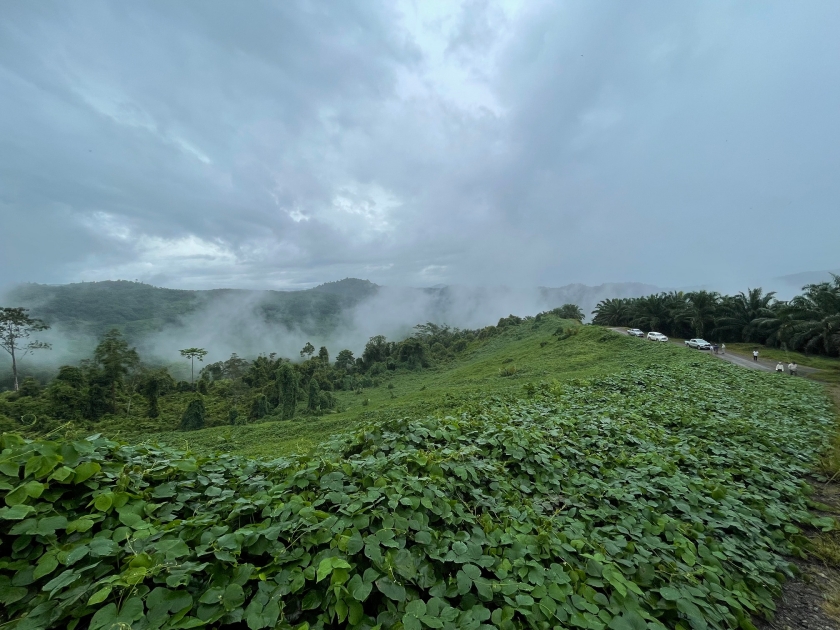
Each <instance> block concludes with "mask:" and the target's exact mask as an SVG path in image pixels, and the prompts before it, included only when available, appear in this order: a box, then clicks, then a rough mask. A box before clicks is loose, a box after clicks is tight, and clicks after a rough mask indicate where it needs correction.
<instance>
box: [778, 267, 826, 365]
mask: <svg viewBox="0 0 840 630" xmlns="http://www.w3.org/2000/svg"><path fill="white" fill-rule="evenodd" d="M803 291H804V293H802V295H797V296H796V297H795V298H793V299H792V300H791V301H790V302H789V303H788V304H786V305H785V306H784V307H783V308H782V309H781V313H780V315H781V317H780V318H779V319H780V320H781V321H780V326H779V338H780V339H781V340H782V341H784V342H787V343H788V344H789V345H790V347H791V348H792V349H796V350H804V351H805V352H819V353H824V354H827V355H830V356H837V355H838V354H840V276H837V275H834V274H832V281H831V282H820V283H817V284H809V285H806V286H805V287H803Z"/></svg>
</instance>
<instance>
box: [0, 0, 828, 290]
mask: <svg viewBox="0 0 840 630" xmlns="http://www.w3.org/2000/svg"><path fill="white" fill-rule="evenodd" d="M0 6H1V7H2V8H1V9H0V10H2V19H0V218H1V219H2V222H1V223H0V284H8V283H10V282H19V281H35V282H49V283H63V282H73V281H80V280H103V279H117V278H121V279H140V280H143V281H146V282H151V283H153V284H156V285H159V286H168V287H180V288H209V287H219V286H225V287H253V288H296V287H306V286H311V285H313V284H317V283H320V282H324V281H327V280H335V279H340V278H343V277H346V276H354V277H361V278H368V279H370V280H373V281H374V282H378V283H380V284H389V285H411V286H428V285H435V284H440V283H446V284H449V283H462V284H471V285H497V284H507V285H511V286H535V285H545V286H560V285H563V284H566V283H570V282H584V283H589V284H598V283H601V282H622V281H637V282H647V283H651V284H655V285H658V286H690V285H698V284H707V285H716V286H724V287H725V288H730V287H732V286H733V285H737V284H738V283H747V282H752V281H754V279H756V278H770V277H773V276H779V275H784V274H791V273H796V272H802V271H809V270H822V269H835V268H837V267H838V266H840V123H839V122H838V121H839V120H840V45H838V33H840V2H837V1H836V0H826V1H824V2H816V1H808V2H796V3H794V2H790V1H789V0H787V1H784V2H740V3H733V2H665V1H662V2H639V1H634V2H625V1H618V0H616V1H614V2H596V1H583V0H581V1H578V2H544V3H541V2H527V3H526V2H483V1H480V0H479V1H472V0H468V1H466V2H455V1H453V0H445V1H442V2H429V1H426V0H422V1H421V0H416V1H412V0H407V1H403V2H392V1H390V0H388V1H383V2H376V1H375V0H359V1H351V0H336V1H335V2H316V1H314V0H313V1H301V2H295V1H290V0H283V1H279V0H278V1H275V2H257V1H254V0H249V1H248V2H232V1H226V2H216V1H208V0H200V1H199V0H181V1H179V2H168V1H167V2H164V1H156V2H98V1H94V0H85V2H19V1H15V0H0Z"/></svg>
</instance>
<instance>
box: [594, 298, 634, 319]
mask: <svg viewBox="0 0 840 630" xmlns="http://www.w3.org/2000/svg"><path fill="white" fill-rule="evenodd" d="M592 314H593V315H594V317H593V318H592V323H593V324H595V325H596V326H626V325H627V324H629V323H630V319H631V314H632V312H631V301H630V300H628V299H625V298H609V299H606V300H601V301H600V302H598V305H597V306H596V307H595V310H594V311H592Z"/></svg>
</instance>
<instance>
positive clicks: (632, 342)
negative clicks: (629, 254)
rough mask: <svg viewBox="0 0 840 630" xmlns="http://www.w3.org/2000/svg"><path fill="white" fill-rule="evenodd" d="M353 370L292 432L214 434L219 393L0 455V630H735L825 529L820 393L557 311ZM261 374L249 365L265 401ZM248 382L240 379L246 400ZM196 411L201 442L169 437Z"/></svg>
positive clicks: (139, 402)
mask: <svg viewBox="0 0 840 630" xmlns="http://www.w3.org/2000/svg"><path fill="white" fill-rule="evenodd" d="M424 335H425V336H424ZM447 335H448V337H447ZM423 339H428V340H429V342H430V343H428V344H427V345H428V352H429V353H430V356H427V355H426V354H425V353H426V346H425V345H423V342H422V340H423ZM435 339H438V340H445V339H449V340H450V341H451V344H450V345H449V346H448V347H447V346H444V345H443V343H442V341H434V340H435ZM438 346H440V347H438ZM441 348H442V349H441ZM376 352H381V353H382V354H381V355H376ZM432 356H433V357H434V359H432V358H431V357H432ZM365 357H366V358H365V359H362V361H361V363H359V364H358V365H359V367H358V369H359V370H361V371H362V377H363V379H367V380H364V385H362V386H358V383H359V382H360V381H354V382H353V386H352V387H350V388H347V389H341V388H337V389H334V390H332V391H329V395H328V397H327V399H322V400H326V401H327V402H329V405H328V406H327V407H331V408H317V407H316V408H313V407H311V406H309V407H307V405H306V404H305V402H304V401H299V402H298V409H297V414H296V417H295V418H293V419H290V420H282V419H280V418H281V417H282V416H280V415H279V411H278V410H279V409H281V407H282V397H281V401H280V403H277V406H276V407H275V408H274V410H273V411H271V410H269V412H268V415H266V416H264V417H263V418H262V419H261V420H260V421H248V422H246V423H244V424H234V425H230V424H229V419H230V416H229V415H228V413H227V412H228V411H229V410H230V407H231V397H232V396H234V395H235V388H233V385H232V383H235V382H236V379H234V380H231V379H225V378H220V379H218V380H212V381H210V382H209V383H208V382H206V381H205V382H204V385H202V386H201V387H202V388H204V389H205V391H206V393H205V394H203V396H202V397H201V398H200V399H199V398H198V397H197V395H196V393H194V392H192V391H182V392H178V391H171V392H170V393H167V394H164V395H162V396H161V397H160V400H159V404H160V411H161V413H160V415H159V417H157V418H145V416H147V415H148V414H147V409H146V406H145V403H144V399H143V398H142V397H141V396H139V395H136V396H135V397H134V398H133V403H134V404H133V406H132V407H131V408H133V409H134V411H133V412H129V411H128V408H127V407H128V405H127V403H128V402H129V401H128V399H127V398H122V399H121V401H120V405H119V409H120V413H119V414H118V415H109V414H106V415H104V416H102V417H101V418H100V419H99V421H97V422H96V423H90V422H86V421H84V420H75V421H72V422H71V423H70V424H62V425H58V426H53V427H51V428H50V427H45V429H44V430H47V431H49V434H48V435H43V434H42V436H41V439H40V440H37V441H34V442H31V441H28V440H24V439H21V438H20V437H17V436H14V435H9V434H4V435H3V437H2V438H0V447H1V448H2V456H1V457H2V459H0V494H2V496H3V497H4V502H5V507H2V508H0V529H2V532H3V536H2V537H0V601H2V603H3V604H4V607H3V608H2V609H0V623H2V624H4V627H8V628H13V629H22V628H36V627H37V628H64V627H90V628H92V629H93V630H99V629H105V628H114V627H128V626H130V627H132V628H137V629H146V628H149V629H151V628H190V627H211V628H220V627H230V628H245V627H247V628H251V629H255V630H258V629H260V628H282V629H288V630H291V629H295V630H310V629H314V628H333V627H349V628H357V629H359V630H362V629H364V630H373V629H374V628H395V629H407V630H420V629H422V628H444V629H447V630H456V629H461V628H468V629H471V630H490V629H492V628H499V629H505V630H513V629H516V628H540V629H543V628H544V629H548V628H555V627H576V628H592V629H597V630H628V629H629V630H635V629H639V630H641V629H645V630H651V629H652V630H666V629H667V630H689V629H691V630H700V629H712V630H723V629H728V628H736V627H737V628H742V629H745V630H750V629H752V628H754V625H753V621H754V620H755V619H756V617H761V616H768V617H769V616H771V615H772V611H773V610H774V607H775V604H774V599H775V598H777V597H778V596H779V593H780V588H781V583H782V582H783V581H784V580H785V579H786V577H789V576H791V575H793V570H794V568H793V565H791V564H790V563H789V561H788V560H787V559H786V557H789V556H791V555H797V554H801V553H802V552H803V549H804V548H805V547H807V544H808V543H807V541H806V539H805V538H804V536H803V533H804V532H806V531H807V530H808V528H811V527H815V526H816V527H820V528H823V529H826V530H828V529H831V528H832V527H833V526H834V521H833V519H832V518H830V517H820V518H817V517H815V516H812V514H811V513H810V512H809V511H808V493H809V489H808V487H807V485H806V484H805V480H806V475H807V473H808V471H809V470H811V469H813V467H814V466H816V464H817V460H818V458H819V456H820V454H821V453H822V452H823V451H824V449H825V447H826V445H827V444H828V442H829V439H830V436H831V435H832V434H833V432H834V428H835V418H834V417H833V415H832V414H833V411H832V408H831V406H830V403H829V401H828V400H827V398H826V396H825V394H824V392H823V390H822V388H821V386H820V385H818V384H816V383H814V382H810V381H807V380H805V379H794V378H780V377H778V376H777V375H774V374H769V373H761V372H753V371H748V370H745V369H743V368H740V367H737V366H734V365H731V364H727V363H724V362H722V361H718V360H716V359H715V358H714V357H711V356H708V355H702V354H700V353H697V352H690V351H688V350H686V349H684V348H679V347H676V346H673V345H669V344H654V343H650V342H646V341H644V340H640V339H635V338H629V337H627V336H622V335H618V334H616V333H613V332H610V331H608V330H604V329H601V328H597V327H592V326H580V325H578V324H576V323H573V322H569V321H564V320H560V319H558V318H557V317H555V316H553V315H550V314H549V315H541V316H538V317H536V318H526V319H524V320H522V319H519V318H513V317H511V318H506V319H505V320H503V321H501V322H500V323H499V325H498V326H496V327H490V328H488V329H484V330H483V331H472V332H469V333H466V334H461V333H459V334H458V335H454V334H452V333H451V332H448V331H441V330H439V329H433V328H429V327H426V328H424V329H421V330H420V331H419V332H418V336H415V337H413V338H412V339H409V340H405V341H403V342H400V343H397V344H392V345H390V346H389V345H387V344H386V343H385V341H384V340H376V339H372V340H371V344H369V347H368V348H367V349H366V354H365ZM389 357H390V358H389ZM379 359H383V360H382V361H380V360H379ZM271 361H274V360H273V359H270V358H268V357H262V358H260V359H258V360H256V361H254V362H253V363H251V367H252V368H261V366H262V367H265V366H271V367H272V369H274V366H275V365H277V366H279V367H277V368H276V369H277V379H278V383H280V382H283V379H285V378H286V375H288V374H290V373H291V372H289V370H290V369H292V368H291V367H290V365H289V364H287V363H283V362H280V363H272V362H271ZM339 362H340V361H339ZM235 365H236V364H235V363H230V364H228V365H227V366H224V365H220V366H217V367H216V368H214V369H215V370H216V372H217V373H221V374H224V373H225V370H227V372H228V373H231V370H232V369H233V367H235ZM316 365H317V358H315V357H313V358H311V359H307V361H305V362H303V363H302V364H300V368H299V369H300V371H301V374H304V375H305V374H306V370H307V366H312V367H315V366H316ZM323 365H325V364H322V366H323ZM377 366H379V367H377ZM389 366H390V367H389ZM424 366H426V367H424ZM296 369H297V368H296ZM323 369H326V368H323ZM331 369H332V368H331ZM211 371H212V370H211ZM258 372H259V370H258V369H257V370H250V371H249V372H247V373H243V374H242V375H241V376H238V377H236V378H237V379H246V380H247V381H249V382H251V383H253V384H254V385H253V387H251V390H248V391H250V392H251V393H250V394H249V395H252V396H256V397H255V398H254V399H253V400H255V401H259V400H263V401H264V402H263V403H262V404H265V398H266V396H265V394H260V393H259V392H260V391H263V392H267V391H271V389H270V387H274V386H273V385H270V386H262V385H259V383H260V382H261V381H259V380H258V378H257V377H258ZM208 373H209V372H208ZM318 374H319V372H318V370H317V369H316V370H315V371H313V372H312V373H311V377H310V383H311V382H313V381H314V380H315V379H316V378H317V377H318ZM323 374H324V375H323V376H322V378H323V379H324V380H323V383H324V386H325V387H326V386H327V384H328V383H329V382H330V381H329V378H328V375H327V373H326V372H324V373H323ZM330 374H333V373H332V372H330ZM342 378H345V379H347V378H350V376H349V375H345V376H344V377H342ZM255 379H257V380H255ZM351 380H352V379H351ZM92 383H93V384H92V385H91V386H93V385H95V382H93V381H92ZM258 387H261V388H262V389H257V388H258ZM266 387H269V389H266ZM50 391H52V392H53V393H52V394H39V393H36V392H35V391H34V390H31V391H30V392H29V393H27V394H26V395H23V396H21V395H19V394H9V393H7V394H3V395H2V402H3V404H4V407H3V408H2V410H0V411H2V412H4V413H5V412H9V413H10V414H12V413H13V415H15V416H17V415H18V414H20V413H21V411H26V409H27V407H26V405H31V407H29V409H35V408H36V406H37V405H38V404H39V403H38V400H39V399H40V398H41V397H43V396H47V395H49V396H55V392H56V391H59V390H50ZM60 391H65V392H67V391H69V390H66V389H65V390H60ZM242 391H243V392H244V391H246V390H244V389H243V390H242ZM312 391H316V393H317V390H310V392H312ZM260 396H262V399H260ZM310 399H311V396H310ZM197 400H202V401H203V404H204V405H205V406H206V412H207V413H206V415H207V418H206V422H207V424H208V425H211V426H207V428H204V429H201V430H195V431H178V430H176V427H177V425H178V423H179V422H180V421H181V419H182V417H185V416H183V414H184V411H185V409H186V407H187V405H188V403H189V404H192V403H194V402H195V401H197ZM306 409H309V411H306ZM35 424H36V422H35V421H33V422H32V426H34V425H35ZM93 429H95V430H96V431H97V432H100V433H102V434H104V435H105V436H107V437H102V436H99V435H97V436H94V437H90V438H88V439H84V436H86V435H88V434H89V433H90V431H91V430H93ZM59 436H61V439H56V438H58V437H59ZM113 437H119V438H121V439H122V440H125V442H122V443H120V442H115V441H111V440H110V439H108V438H113ZM50 438H52V439H56V441H50ZM173 447H174V448H173ZM238 454H243V455H246V456H245V457H242V456H240V455H238ZM279 455H283V456H284V457H282V458H280V459H277V458H276V457H277V456H279ZM253 456H257V457H256V458H255V457H253Z"/></svg>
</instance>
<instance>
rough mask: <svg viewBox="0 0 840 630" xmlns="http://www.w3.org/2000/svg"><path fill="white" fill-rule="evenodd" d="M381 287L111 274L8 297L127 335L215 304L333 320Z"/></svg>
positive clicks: (24, 289) (39, 313) (48, 315)
mask: <svg viewBox="0 0 840 630" xmlns="http://www.w3.org/2000/svg"><path fill="white" fill-rule="evenodd" d="M378 289H379V287H378V286H377V285H375V284H373V283H372V282H369V281H367V280H359V279H356V278H347V279H345V280H339V281H337V282H328V283H326V284H322V285H320V286H317V287H315V288H312V289H305V290H301V291H251V290H245V289H212V290H209V291H187V290H180V289H165V288H162V287H155V286H151V285H148V284H143V283H142V282H131V281H128V280H108V281H103V282H80V283H75V284H66V285H45V284H23V285H18V286H17V287H15V288H14V289H12V290H11V291H10V292H8V293H7V294H6V296H5V297H4V302H6V303H8V304H10V305H13V306H24V307H27V308H29V309H31V311H32V315H33V316H35V317H39V318H42V319H44V320H45V321H46V322H47V323H48V324H50V325H53V326H54V325H57V324H60V325H61V326H62V327H63V328H64V329H66V330H69V331H78V332H82V333H91V334H95V335H99V334H101V333H102V332H104V331H105V330H108V329H109V328H112V327H118V328H120V329H121V330H122V331H123V332H124V333H125V334H126V335H127V336H129V337H138V336H141V335H143V334H145V333H149V332H155V331H158V330H162V329H163V328H165V327H167V326H169V325H173V324H177V323H178V322H179V321H181V320H182V318H183V317H184V316H186V315H189V314H191V313H193V312H196V311H198V310H202V309H206V308H211V307H212V306H213V305H214V304H249V305H257V306H256V308H257V309H258V310H259V311H260V313H261V314H262V315H263V317H264V318H265V320H266V321H269V322H276V323H281V324H285V325H290V324H293V323H298V322H302V321H311V322H316V323H317V324H320V325H327V324H328V323H329V322H330V321H331V320H334V319H336V318H337V317H339V316H340V314H341V312H342V311H343V310H344V309H346V308H348V307H352V306H355V305H356V304H358V303H359V302H360V301H362V300H364V299H365V298H368V297H370V296H372V295H374V294H375V293H376V292H377V290H378Z"/></svg>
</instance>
